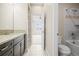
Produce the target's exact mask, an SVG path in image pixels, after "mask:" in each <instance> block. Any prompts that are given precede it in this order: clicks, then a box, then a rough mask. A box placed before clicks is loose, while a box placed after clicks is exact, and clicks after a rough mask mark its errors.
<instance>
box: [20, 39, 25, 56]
mask: <svg viewBox="0 0 79 59" xmlns="http://www.w3.org/2000/svg"><path fill="white" fill-rule="evenodd" d="M20 49H21V51H20V53H21V56H22V55H23V54H24V39H23V40H22V41H21V42H20Z"/></svg>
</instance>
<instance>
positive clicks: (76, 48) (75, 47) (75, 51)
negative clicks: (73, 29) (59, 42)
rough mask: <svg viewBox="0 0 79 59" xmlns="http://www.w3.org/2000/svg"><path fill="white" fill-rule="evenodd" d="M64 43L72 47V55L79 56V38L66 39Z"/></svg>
mask: <svg viewBox="0 0 79 59" xmlns="http://www.w3.org/2000/svg"><path fill="white" fill-rule="evenodd" d="M64 44H65V45H67V46H68V47H70V49H71V55H73V56H79V40H74V41H73V40H64Z"/></svg>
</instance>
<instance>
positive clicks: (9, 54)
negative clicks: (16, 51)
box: [2, 48, 13, 56]
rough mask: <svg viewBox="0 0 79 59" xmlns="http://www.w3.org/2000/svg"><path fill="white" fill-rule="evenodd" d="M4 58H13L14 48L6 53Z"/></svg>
mask: <svg viewBox="0 0 79 59" xmlns="http://www.w3.org/2000/svg"><path fill="white" fill-rule="evenodd" d="M2 56H13V48H12V49H10V50H9V51H7V52H6V53H4V54H3V55H2Z"/></svg>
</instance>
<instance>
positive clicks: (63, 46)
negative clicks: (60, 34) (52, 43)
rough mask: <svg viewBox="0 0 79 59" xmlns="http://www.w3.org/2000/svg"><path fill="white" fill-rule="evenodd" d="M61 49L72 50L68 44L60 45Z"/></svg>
mask: <svg viewBox="0 0 79 59" xmlns="http://www.w3.org/2000/svg"><path fill="white" fill-rule="evenodd" d="M59 49H60V50H61V51H70V48H69V47H68V46H66V45H59Z"/></svg>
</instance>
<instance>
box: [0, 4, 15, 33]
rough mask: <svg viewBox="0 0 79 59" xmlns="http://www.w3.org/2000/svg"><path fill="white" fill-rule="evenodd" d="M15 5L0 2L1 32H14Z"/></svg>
mask: <svg viewBox="0 0 79 59" xmlns="http://www.w3.org/2000/svg"><path fill="white" fill-rule="evenodd" d="M13 11H14V10H13V5H12V4H9V3H0V34H5V33H6V34H8V33H11V32H13V26H14V25H13V19H14V18H13V15H14V14H13Z"/></svg>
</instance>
